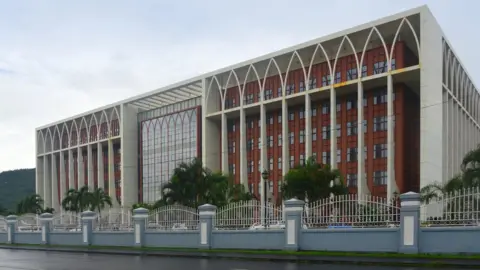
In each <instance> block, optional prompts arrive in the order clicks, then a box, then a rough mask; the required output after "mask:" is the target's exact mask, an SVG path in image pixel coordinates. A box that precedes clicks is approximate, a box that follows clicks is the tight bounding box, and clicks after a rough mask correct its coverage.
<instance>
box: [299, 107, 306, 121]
mask: <svg viewBox="0 0 480 270" xmlns="http://www.w3.org/2000/svg"><path fill="white" fill-rule="evenodd" d="M298 116H299V118H300V119H303V118H304V117H305V108H303V107H302V108H300V109H299V110H298Z"/></svg>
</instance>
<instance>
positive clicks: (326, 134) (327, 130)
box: [322, 125, 330, 140]
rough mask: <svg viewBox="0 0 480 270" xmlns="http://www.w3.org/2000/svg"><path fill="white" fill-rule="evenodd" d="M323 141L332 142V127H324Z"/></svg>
mask: <svg viewBox="0 0 480 270" xmlns="http://www.w3.org/2000/svg"><path fill="white" fill-rule="evenodd" d="M322 139H323V140H330V125H329V126H323V127H322Z"/></svg>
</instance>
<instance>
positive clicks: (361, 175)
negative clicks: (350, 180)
mask: <svg viewBox="0 0 480 270" xmlns="http://www.w3.org/2000/svg"><path fill="white" fill-rule="evenodd" d="M360 72H361V71H359V74H361V73H360ZM364 118H365V117H364V107H363V83H362V81H361V80H359V81H358V85H357V192H358V198H359V199H361V198H364V197H363V195H365V194H369V193H370V191H369V190H368V185H367V179H366V178H365V158H366V157H365V151H364V148H365V132H364V131H363V120H364Z"/></svg>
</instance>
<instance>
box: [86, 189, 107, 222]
mask: <svg viewBox="0 0 480 270" xmlns="http://www.w3.org/2000/svg"><path fill="white" fill-rule="evenodd" d="M88 195H89V197H90V198H89V204H90V211H95V210H97V211H98V215H99V216H101V215H100V213H101V211H102V210H103V209H104V208H105V206H107V205H108V206H110V207H111V206H112V198H111V197H110V196H109V195H108V194H107V193H105V191H104V190H103V188H98V187H97V188H95V189H94V190H93V192H89V193H88Z"/></svg>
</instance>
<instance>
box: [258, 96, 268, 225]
mask: <svg viewBox="0 0 480 270" xmlns="http://www.w3.org/2000/svg"><path fill="white" fill-rule="evenodd" d="M260 142H261V143H260V147H261V148H260V165H261V168H260V179H261V180H260V190H261V192H262V193H261V194H260V203H261V205H262V208H261V215H262V220H265V219H264V217H265V214H266V212H265V211H266V209H265V208H264V207H263V206H264V205H265V201H266V200H267V198H265V189H266V188H267V185H266V183H265V180H264V179H263V177H262V176H261V173H262V172H263V171H264V170H267V171H268V170H269V169H270V168H269V167H268V165H267V164H268V161H267V143H266V142H267V112H266V108H265V105H264V104H260Z"/></svg>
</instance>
